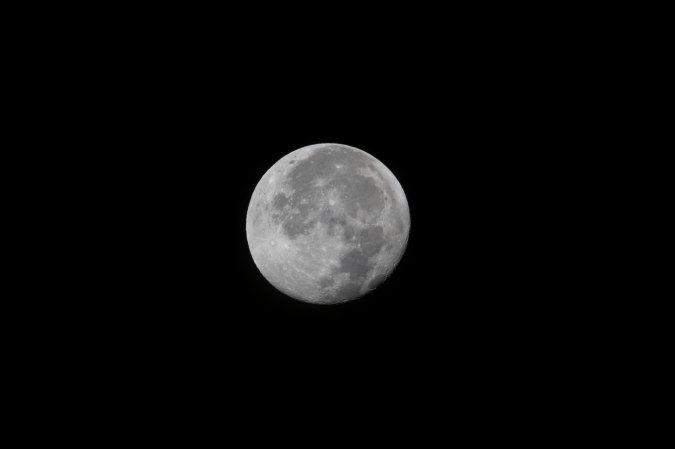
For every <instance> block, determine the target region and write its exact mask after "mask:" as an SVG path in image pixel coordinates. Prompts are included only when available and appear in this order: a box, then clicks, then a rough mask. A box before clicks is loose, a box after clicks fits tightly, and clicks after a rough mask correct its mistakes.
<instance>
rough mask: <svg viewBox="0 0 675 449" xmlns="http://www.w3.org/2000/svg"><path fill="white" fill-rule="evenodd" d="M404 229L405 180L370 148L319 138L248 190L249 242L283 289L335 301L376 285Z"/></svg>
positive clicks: (402, 242) (393, 259) (403, 239)
mask: <svg viewBox="0 0 675 449" xmlns="http://www.w3.org/2000/svg"><path fill="white" fill-rule="evenodd" d="M409 230H410V212H409V209H408V201H407V200H406V197H405V194H404V193H403V188H401V185H400V184H399V182H398V180H397V179H396V177H394V175H393V173H392V172H391V171H389V169H388V168H387V167H385V166H384V164H382V163H381V162H380V161H378V160H377V159H375V158H374V157H373V156H371V155H369V154H368V153H366V152H364V151H362V150H359V149H357V148H353V147H350V146H347V145H339V144H318V145H310V146H307V147H304V148H300V149H299V150H296V151H294V152H292V153H290V154H288V155H286V156H285V157H283V158H282V159H281V160H279V161H278V162H277V163H276V164H274V165H273V166H272V168H270V169H269V170H268V171H267V173H265V175H264V176H263V177H262V179H261V180H260V182H259V183H258V185H257V186H256V188H255V191H254V192H253V196H252V197H251V202H250V204H249V207H248V213H247V216H246V236H247V239H248V245H249V249H250V251H251V255H252V256H253V260H254V261H255V264H256V266H257V267H258V269H259V270H260V272H261V273H262V275H263V276H264V277H265V278H266V279H267V280H268V281H269V282H270V283H271V284H272V285H274V287H276V288H277V289H278V290H280V291H282V292H283V293H285V294H287V295H289V296H291V297H292V298H295V299H298V300H300V301H305V302H309V303H314V304H337V303H342V302H345V301H350V300H353V299H356V298H359V297H361V296H363V295H365V294H366V293H368V292H370V291H372V290H373V289H375V288H376V287H377V286H378V285H379V284H381V283H382V282H383V281H384V280H385V279H386V278H387V277H388V276H389V275H390V274H391V273H392V271H393V270H394V268H395V267H396V265H397V264H398V262H399V261H400V259H401V257H402V255H403V253H404V251H405V248H406V245H407V242H408V233H409Z"/></svg>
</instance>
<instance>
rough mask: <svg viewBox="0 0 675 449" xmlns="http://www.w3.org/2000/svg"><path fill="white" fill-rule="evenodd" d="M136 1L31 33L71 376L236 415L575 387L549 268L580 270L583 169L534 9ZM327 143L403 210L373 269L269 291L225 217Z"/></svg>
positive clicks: (517, 400) (557, 57)
mask: <svg viewBox="0 0 675 449" xmlns="http://www.w3.org/2000/svg"><path fill="white" fill-rule="evenodd" d="M149 20H150V19H147V20H145V21H141V22H140V24H139V25H137V26H132V25H129V28H126V27H125V28H123V29H120V28H119V27H118V26H117V25H115V26H112V27H110V28H107V29H108V30H110V32H106V31H104V32H102V33H100V35H99V36H97V38H96V39H88V37H90V36H91V33H93V31H91V30H87V31H86V32H80V33H79V34H78V33H74V34H73V36H72V40H71V41H68V42H66V43H62V42H59V43H50V42H45V43H44V48H46V50H44V51H45V53H46V54H49V55H51V56H52V57H53V58H52V59H45V60H46V61H49V62H46V63H45V67H44V69H45V70H49V71H50V73H52V74H54V75H53V76H52V77H51V78H48V80H49V84H50V85H48V86H47V88H46V89H45V94H44V97H45V99H46V100H47V101H46V104H47V106H46V108H45V109H42V110H41V112H42V113H43V114H45V115H46V116H50V117H58V123H59V126H55V127H54V129H53V130H50V132H51V134H50V136H51V138H52V139H53V140H56V141H59V142H61V143H62V144H63V145H62V146H61V147H62V148H63V151H60V152H54V153H53V155H52V156H51V157H52V158H54V159H55V160H58V163H59V164H64V165H66V166H68V167H69V169H70V172H72V173H73V175H72V176H65V175H64V176H63V179H62V182H63V183H64V184H66V185H70V187H71V189H72V198H75V199H76V200H75V201H73V200H72V199H71V197H68V198H67V199H61V197H59V198H57V199H59V200H60V201H63V202H64V203H65V202H69V201H73V203H74V204H75V206H74V210H76V212H77V216H78V217H79V218H78V220H77V221H76V222H74V223H73V222H72V221H71V219H70V218H68V215H67V214H65V213H64V212H63V210H65V209H62V210H61V212H60V213H59V215H56V217H57V219H61V220H63V222H64V224H65V225H66V227H68V228H69V229H68V232H69V235H73V236H74V237H73V240H68V239H65V240H64V243H63V244H64V246H65V247H66V249H67V250H68V254H69V258H68V259H69V261H70V258H72V259H74V260H75V265H74V266H73V268H68V269H67V271H68V274H67V276H64V277H63V279H65V281H64V280H63V279H62V280H60V281H59V282H67V285H68V286H69V287H68V288H69V289H70V290H66V291H69V292H70V294H69V298H70V299H69V300H67V301H65V302H63V303H58V304H56V303H55V304H54V305H52V306H51V308H50V309H49V310H53V311H54V312H55V314H58V316H64V317H67V320H62V321H60V323H63V324H62V325H59V327H60V329H59V335H69V336H70V341H71V343H70V344H65V345H63V344H61V343H58V344H57V345H58V346H59V347H60V348H62V349H63V350H64V351H66V352H69V353H72V354H74V356H75V358H77V359H78V360H79V361H80V362H81V363H83V364H84V365H85V366H86V367H87V368H86V373H87V374H86V375H85V376H83V377H82V378H83V381H85V380H84V379H88V380H87V381H90V380H91V379H92V378H93V379H107V380H109V382H108V381H106V382H105V383H106V385H107V388H108V394H110V395H111V397H112V396H115V395H119V396H120V397H133V400H134V401H137V400H139V398H142V400H143V401H145V402H147V403H148V404H152V405H153V406H155V407H156V406H157V405H159V406H160V407H161V405H162V404H165V405H166V406H167V407H168V408H171V407H173V406H176V404H179V403H181V402H182V401H185V402H187V403H192V404H194V403H195V402H196V403H198V404H200V411H202V412H205V411H207V410H213V409H214V408H215V409H218V407H221V406H222V407H225V406H226V405H223V404H231V403H236V404H237V410H238V413H239V414H240V415H242V416H244V417H246V416H249V417H252V418H255V419H258V418H259V414H263V415H265V414H272V415H275V416H284V415H285V414H287V413H289V412H288V410H289V407H290V406H289V405H288V404H292V406H293V407H296V406H297V407H300V408H302V410H303V412H302V415H301V416H303V419H305V418H307V419H309V418H315V419H317V420H319V421H320V420H321V419H322V416H321V415H320V414H319V416H313V415H314V414H315V411H317V410H324V409H323V406H325V404H335V407H333V408H332V409H333V412H336V411H337V412H338V413H340V411H341V410H348V416H349V417H350V419H353V420H354V421H358V417H359V416H360V417H363V418H364V419H366V421H368V419H370V418H369V417H371V416H372V415H374V414H377V415H378V416H379V415H383V416H385V417H387V416H388V417H389V418H391V419H396V418H397V415H398V416H400V413H402V412H401V407H402V404H407V405H406V406H405V407H404V408H405V410H406V414H407V415H406V416H409V413H411V410H413V411H414V410H420V409H423V410H426V407H427V406H428V404H429V403H432V404H435V405H434V407H435V406H439V407H448V406H449V405H448V404H461V405H459V406H458V405H455V406H453V407H452V409H453V413H455V414H459V415H461V416H464V417H471V416H474V414H479V413H483V412H484V409H483V407H484V404H488V403H489V404H491V405H490V407H491V408H490V410H492V411H494V412H495V413H501V414H508V413H511V412H512V411H513V409H514V407H515V405H514V404H521V403H522V401H524V400H525V399H524V398H525V397H527V400H526V402H527V403H528V406H529V407H530V408H531V409H533V410H536V409H537V408H538V407H539V406H540V402H539V401H548V400H550V395H551V394H555V395H560V396H564V395H565V394H567V393H570V394H573V385H574V384H573V380H574V379H575V377H576V376H577V375H578V373H577V372H576V371H575V369H574V367H572V366H570V365H569V364H566V363H565V362H564V361H565V360H566V359H567V358H568V357H570V356H572V353H573V352H574V351H576V349H575V348H577V345H578V344H579V337H578V335H579V333H580V332H582V331H584V329H585V326H586V321H585V320H586V318H585V316H587V314H586V312H587V309H586V307H587V306H586V305H585V303H584V302H582V301H581V299H580V296H579V292H578V291H575V290H574V286H573V285H571V284H570V283H569V282H568V280H569V279H571V278H573V277H578V276H587V275H588V273H587V272H580V271H579V270H577V269H576V268H575V265H574V264H573V263H570V256H571V255H570V251H574V249H573V248H574V244H575V242H574V239H573V235H574V232H575V230H576V229H578V228H579V227H580V226H583V222H579V221H578V220H576V219H575V218H572V217H571V216H570V215H569V214H567V213H566V210H567V209H568V208H569V207H570V204H568V203H567V201H568V200H566V199H565V197H566V195H567V194H569V192H570V191H572V190H574V185H575V182H576V179H575V176H578V172H575V173H574V174H572V173H571V172H569V171H568V170H567V167H569V166H570V164H572V165H575V166H577V167H579V166H583V165H584V154H583V145H589V143H588V142H585V143H584V144H583V145H580V143H579V142H580V140H579V139H578V136H579V134H580V133H581V131H580V129H583V128H584V127H586V126H589V125H588V122H587V121H585V120H586V119H585V116H584V115H583V114H581V112H580V110H581V109H582V108H585V109H586V110H588V108H591V109H592V107H593V105H592V102H591V104H590V105H589V102H588V101H587V102H586V103H585V104H584V105H583V107H582V106H581V104H580V103H579V102H578V97H577V95H578V90H577V86H578V81H577V80H578V78H579V77H581V76H583V74H582V73H580V72H578V71H576V69H574V68H573V67H571V66H569V65H566V64H565V63H564V58H565V57H566V55H565V49H564V48H563V46H562V45H561V42H560V40H559V39H558V36H556V35H555V33H553V34H552V35H549V36H547V37H546V38H542V36H544V32H543V31H542V29H543V28H546V23H541V24H540V26H537V25H536V24H534V25H533V27H531V28H528V29H527V30H525V31H523V29H522V28H518V27H515V26H514V27H512V26H511V25H510V24H508V23H503V22H502V21H501V20H500V19H499V18H498V17H492V18H491V19H490V21H488V22H486V20H488V18H486V16H485V15H482V14H481V15H478V16H475V17H474V18H473V20H470V21H469V22H464V21H463V20H462V19H461V18H459V17H458V18H455V19H453V20H451V21H450V23H448V22H444V21H443V20H440V19H439V20H436V21H432V22H431V23H427V22H419V23H418V22H416V21H415V20H416V19H415V18H411V19H410V20H408V21H406V20H407V19H406V20H404V21H402V22H397V21H388V20H384V19H381V18H380V19H377V20H380V22H378V23H381V24H383V28H380V27H378V28H377V29H373V28H372V27H371V26H370V25H372V23H373V22H371V21H369V19H364V20H363V23H360V22H359V23H356V24H354V26H353V27H350V28H349V29H348V30H347V31H345V29H344V28H336V26H335V25H328V24H324V25H323V26H322V27H311V26H302V27H295V28H294V27H292V26H290V25H288V26H286V25H287V24H286V23H282V24H280V23H276V24H275V26H271V27H269V28H265V27H264V26H260V27H259V28H255V29H254V28H247V27H239V28H236V27H230V26H225V25H223V24H222V23H218V22H217V21H213V22H209V23H202V22H197V23H188V22H189V21H184V22H180V26H179V25H177V24H176V22H162V21H161V20H155V19H153V20H151V21H149ZM232 20H234V21H235V22H236V20H235V19H232ZM373 20H376V19H373ZM357 22H358V21H357ZM149 23H151V24H152V26H149V25H148V24H149ZM411 23H413V24H414V25H411ZM90 26H91V27H92V28H93V29H96V28H97V27H98V26H99V24H98V23H91V24H90ZM262 28H264V31H265V32H264V33H263V32H262V31H261V29H262ZM85 37H87V39H84V38H85ZM50 45H51V47H50ZM325 142H333V143H342V144H347V145H351V146H354V147H357V148H360V149H362V150H364V151H366V152H368V153H370V154H371V155H373V156H375V157H376V158H378V159H379V160H380V161H382V162H383V163H384V164H385V165H386V166H387V167H389V169H391V171H392V172H393V173H394V174H395V175H396V177H397V178H398V180H399V182H400V183H401V185H402V186H403V189H404V191H405V193H406V195H407V198H408V202H409V206H410V213H411V230H410V238H409V244H408V248H407V251H406V253H405V255H404V257H403V259H402V261H401V263H400V264H399V266H398V268H397V269H396V271H395V272H394V274H393V276H392V277H391V278H390V279H389V280H388V281H387V282H386V283H384V284H383V285H382V286H381V287H380V288H378V289H377V290H376V291H375V292H373V293H371V294H370V295H368V296H366V297H364V298H361V299H359V300H356V301H353V302H350V303H347V304H344V305H338V306H314V305H310V304H305V303H301V302H298V301H295V300H293V299H291V298H288V297H286V296H284V295H283V294H282V293H280V292H278V291H277V290H275V289H274V287H272V286H271V285H270V284H269V283H268V282H267V281H266V280H265V279H264V278H263V277H262V275H261V274H260V273H259V271H258V270H257V268H256V266H255V265H254V263H253V260H252V258H251V256H250V253H249V251H248V246H247V241H246V233H245V219H246V211H247V207H248V202H249V200H250V196H251V194H252V192H253V189H254V188H255V186H256V184H257V182H258V181H259V179H260V178H261V177H262V176H263V174H264V173H265V171H266V170H267V169H268V168H269V167H271V166H272V165H273V164H274V163H275V162H276V161H277V160H278V159H280V158H281V157H283V156H284V155H286V154H287V153H289V152H291V151H294V150H296V149H298V148H300V147H303V146H306V145H311V144H315V143H325ZM59 217H60V218H59ZM72 241H77V242H78V243H77V244H74V243H73V245H72V247H71V246H69V245H70V244H71V242H72ZM73 248H77V249H73ZM62 263H63V262H62ZM67 266H68V267H70V265H67ZM584 293H588V292H584ZM60 341H61V340H59V342H60ZM74 348H75V349H74ZM588 354H589V353H584V355H588ZM577 356H579V354H577ZM588 356H589V357H590V355H588ZM561 378H564V379H566V380H565V381H564V382H560V379H561ZM552 385H555V389H554V390H551V386H552ZM541 391H545V392H546V393H545V394H540V393H539V392H541ZM413 414H414V413H413ZM293 416H298V415H293ZM446 418H447V417H444V415H437V416H436V419H446ZM430 419H431V421H429V420H427V423H431V424H433V417H432V418H430ZM431 424H430V425H431Z"/></svg>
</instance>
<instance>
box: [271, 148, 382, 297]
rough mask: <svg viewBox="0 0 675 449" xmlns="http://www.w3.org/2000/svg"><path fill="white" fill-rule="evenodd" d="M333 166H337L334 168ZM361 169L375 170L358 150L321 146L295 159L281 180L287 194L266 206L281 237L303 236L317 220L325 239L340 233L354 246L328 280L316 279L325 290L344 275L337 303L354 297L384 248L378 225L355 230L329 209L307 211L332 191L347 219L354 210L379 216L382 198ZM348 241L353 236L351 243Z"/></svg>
mask: <svg viewBox="0 0 675 449" xmlns="http://www.w3.org/2000/svg"><path fill="white" fill-rule="evenodd" d="M338 165H340V166H341V167H342V168H338ZM363 168H371V170H373V171H375V172H376V170H375V169H374V167H373V166H372V162H371V160H370V159H369V158H368V156H367V155H364V154H363V153H361V152H359V151H354V150H352V149H349V148H345V147H342V146H338V145H330V146H327V147H324V148H322V149H320V150H319V151H317V152H315V153H314V154H312V155H311V156H309V157H307V158H305V159H303V160H299V161H297V163H296V164H295V166H294V167H293V168H292V170H291V171H290V172H289V173H288V175H287V176H286V179H285V182H286V183H287V185H288V187H290V189H291V190H290V191H291V192H292V194H291V196H290V197H287V196H286V195H284V194H281V193H280V194H278V195H277V196H276V197H275V198H274V200H273V204H272V207H273V209H274V211H275V212H274V214H273V217H275V220H277V221H278V222H280V223H282V228H283V230H284V233H285V234H286V235H287V236H288V237H289V238H290V239H294V238H297V237H298V236H299V235H303V234H305V235H306V234H308V233H309V232H310V231H311V229H312V228H313V227H314V226H315V225H316V223H317V220H320V221H321V222H322V223H324V224H325V225H326V228H327V229H328V233H329V234H330V235H334V234H335V233H336V232H337V231H338V230H339V229H342V230H343V232H344V238H345V240H346V241H348V242H352V243H354V244H356V245H357V246H356V248H355V249H353V250H351V251H349V252H348V253H347V254H345V255H344V256H343V258H342V260H341V261H340V266H339V267H337V268H336V269H335V270H334V271H333V273H332V275H331V276H329V277H325V278H322V279H321V280H320V281H319V285H320V286H321V287H322V288H327V287H330V286H332V285H334V282H335V281H334V277H335V275H338V274H340V273H345V274H347V275H348V278H349V281H348V282H347V284H345V285H344V286H342V287H341V288H340V289H339V290H338V291H337V292H336V293H335V297H336V298H340V299H348V298H353V297H354V296H358V294H359V290H360V288H361V286H362V285H363V283H364V281H365V280H366V278H367V276H368V274H369V273H370V272H371V270H372V269H373V268H374V263H373V262H371V261H370V259H371V258H372V257H373V256H374V255H376V254H377V253H379V252H380V251H381V249H382V248H383V246H384V245H385V238H384V230H383V228H382V227H381V226H369V227H366V228H365V229H362V230H359V229H356V228H354V227H353V226H351V225H349V224H348V222H347V220H346V217H345V216H341V215H338V214H335V213H334V212H333V211H332V210H331V209H330V207H325V206H323V207H324V208H323V210H321V211H320V212H319V213H314V214H313V212H316V208H317V206H316V204H317V202H318V200H319V196H320V195H321V193H323V192H327V191H328V190H335V191H336V192H338V193H339V195H340V196H341V200H342V203H343V205H344V207H345V212H346V213H347V214H348V215H349V216H351V217H352V218H356V217H357V214H358V211H359V209H362V210H364V211H366V212H367V213H368V214H370V215H371V216H374V217H377V216H379V215H380V214H381V213H382V212H383V210H384V207H385V195H384V193H383V192H382V190H381V189H380V187H378V185H377V184H376V183H375V182H374V180H373V179H372V178H370V177H367V176H363V175H360V174H359V173H358V170H359V169H363ZM319 179H323V180H325V184H324V186H323V187H321V188H317V187H316V186H315V183H316V181H317V180H319ZM385 184H386V183H385ZM390 196H391V193H390ZM318 207H322V206H318ZM352 237H356V238H355V239H354V240H352ZM371 285H373V286H374V285H376V284H374V283H371Z"/></svg>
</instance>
